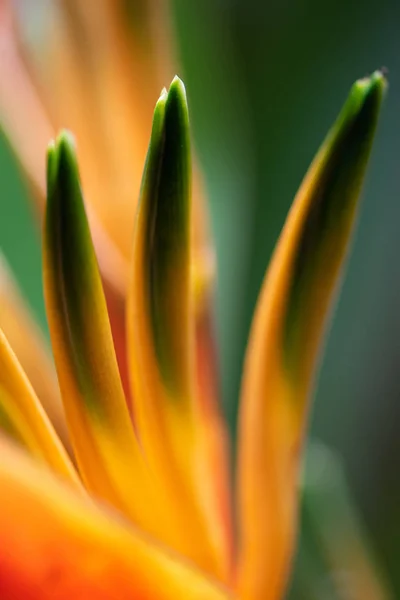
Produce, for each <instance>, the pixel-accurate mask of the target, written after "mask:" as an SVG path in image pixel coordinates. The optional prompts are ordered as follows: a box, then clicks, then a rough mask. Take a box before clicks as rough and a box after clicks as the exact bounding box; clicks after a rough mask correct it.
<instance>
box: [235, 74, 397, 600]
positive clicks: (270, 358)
mask: <svg viewBox="0 0 400 600" xmlns="http://www.w3.org/2000/svg"><path fill="white" fill-rule="evenodd" d="M384 88H385V80H384V77H383V75H382V74H381V73H379V72H377V73H375V74H373V75H372V76H371V77H370V78H367V79H365V80H362V81H359V82H357V83H355V85H354V86H353V88H352V90H351V92H350V96H349V99H348V101H347V103H346V104H345V106H344V108H343V111H342V112H341V114H340V116H339V118H338V120H337V122H336V124H335V125H334V126H333V128H332V130H331V131H330V133H329V135H328V137H327V139H326V141H325V143H324V144H323V146H322V148H321V149H320V151H319V153H318V154H317V156H316V158H315V160H314V162H313V164H312V166H311V168H310V170H309V172H308V174H307V175H306V177H305V179H304V181H303V184H302V185H301V187H300V190H299V192H298V194H297V196H296V199H295V201H294V204H293V207H292V209H291V211H290V213H289V216H288V219H287V221H286V225H285V227H284V229H283V232H282V234H281V237H280V240H279V242H278V246H277V248H276V251H275V254H274V256H273V258H272V262H271V265H270V268H269V270H268V273H267V275H266V278H265V281H264V284H263V288H262V291H261V296H260V300H259V302H258V306H257V311H256V315H255V319H254V323H253V326H252V331H251V337H250V342H249V347H248V351H247V356H246V365H245V373H244V383H243V396H242V400H241V413H240V439H239V464H238V470H239V476H238V494H239V529H240V554H239V564H238V586H239V590H240V594H241V597H242V598H243V599H245V600H276V599H278V598H280V596H281V594H282V593H283V590H284V586H285V581H286V576H287V571H288V566H289V563H290V559H291V555H292V551H293V544H294V538H295V533H296V517H297V503H298V493H297V485H298V471H299V463H300V459H301V446H302V440H303V436H304V429H305V425H306V419H307V408H308V400H309V396H310V392H311V390H312V384H313V379H314V372H315V363H316V360H317V357H318V352H319V347H320V342H321V339H322V337H323V332H324V328H325V324H326V319H327V315H328V314H329V309H330V307H331V304H332V298H333V296H334V292H335V289H336V287H337V283H338V279H339V277H340V273H341V267H342V265H343V262H344V259H345V256H346V251H347V248H348V245H349V239H350V235H351V232H352V227H353V223H354V219H355V215H356V208H357V201H358V197H359V192H360V188H361V184H362V180H363V176H364V173H365V169H366V165H367V161H368V157H369V154H370V150H371V145H372V140H373V135H374V132H375V128H376V123H377V119H378V114H379V108H380V104H381V100H382V95H383V91H384Z"/></svg>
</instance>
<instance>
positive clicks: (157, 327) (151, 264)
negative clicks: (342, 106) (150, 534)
mask: <svg viewBox="0 0 400 600" xmlns="http://www.w3.org/2000/svg"><path fill="white" fill-rule="evenodd" d="M188 127H189V126H188V112H187V104H186V96H185V90H184V87H183V84H182V82H181V81H180V80H179V79H178V78H175V79H174V81H173V82H172V84H171V87H170V90H169V92H167V91H166V90H164V91H163V92H162V95H161V97H160V99H159V101H158V102H157V105H156V109H155V113H154V121H153V130H152V136H151V141H150V146H149V152H148V156H147V161H146V168H145V172H144V175H143V182H142V193H141V200H140V206H139V210H138V216H137V222H136V228H135V235H134V245H133V271H132V281H131V286H130V298H129V300H128V350H129V365H130V375H131V378H132V391H133V400H134V413H135V420H136V422H137V426H138V432H139V435H140V439H141V441H142V444H143V447H144V450H145V452H146V456H147V457H148V460H149V462H150V464H151V466H152V468H153V470H154V472H155V473H157V474H158V475H159V477H160V479H161V481H162V486H163V489H164V490H165V494H166V496H167V497H168V498H169V502H170V504H171V508H170V510H171V519H172V518H175V519H178V520H180V521H181V522H182V526H183V530H184V531H186V532H190V535H189V536H187V537H186V539H185V548H184V549H183V550H182V552H185V553H186V554H187V555H188V556H191V557H196V558H195V560H196V561H197V562H198V563H199V564H201V565H202V566H203V567H204V568H205V569H208V570H210V571H211V572H218V574H219V575H220V576H222V573H223V572H224V571H225V570H226V564H225V563H226V557H225V556H224V555H223V552H224V550H223V549H222V546H223V543H222V542H221V540H220V539H218V536H220V535H221V531H219V530H217V529H216V528H214V527H210V526H209V523H208V518H207V516H206V513H207V509H206V507H205V506H204V504H203V502H204V498H203V497H201V495H199V493H198V489H202V488H203V489H204V486H208V484H209V482H208V481H204V476H205V472H204V470H203V468H204V463H202V460H201V458H200V457H199V445H198V444H199V439H198V425H197V411H196V403H195V393H196V390H195V387H194V381H195V380H194V373H195V371H194V366H195V365H194V350H195V346H194V329H193V325H194V321H193V312H192V311H193V307H192V296H191V277H190V275H191V272H190V246H191V237H190V216H191V215H190V199H191V196H190V174H191V168H190V165H191V163H190V147H189V129H188ZM199 469H200V470H201V475H202V478H201V482H200V481H199V480H200V476H199ZM200 486H201V487H200ZM178 507H179V508H178ZM177 509H178V511H179V512H178V513H177ZM200 561H201V562H200Z"/></svg>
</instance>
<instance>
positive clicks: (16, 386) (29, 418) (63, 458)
mask: <svg viewBox="0 0 400 600" xmlns="http://www.w3.org/2000/svg"><path fill="white" fill-rule="evenodd" d="M0 412H1V413H2V415H3V418H2V419H1V420H3V424H4V425H6V422H7V423H8V425H10V426H11V428H12V429H13V430H14V432H16V433H17V436H16V437H19V438H21V437H22V442H23V443H24V444H25V445H26V446H27V447H28V448H29V449H30V450H31V451H32V452H33V453H34V454H35V456H37V457H38V458H40V459H41V460H43V461H45V462H46V463H47V464H48V465H49V466H50V467H51V468H52V469H54V471H56V472H57V473H60V474H61V475H63V476H64V477H66V478H67V479H68V480H69V481H70V482H71V483H72V484H74V485H76V486H78V487H80V481H79V478H78V476H77V473H76V471H75V469H74V467H73V465H72V463H71V461H70V459H69V457H68V455H67V453H66V451H65V449H64V447H63V445H62V443H61V442H60V440H59V438H58V437H57V434H56V432H55V431H54V429H53V427H52V425H51V423H50V421H49V419H48V417H47V415H46V413H45V412H44V410H43V407H42V406H41V404H40V402H39V400H38V399H37V397H36V395H35V392H34V391H33V389H32V387H31V385H30V383H29V381H28V379H27V378H26V375H25V373H24V372H23V370H22V368H21V366H20V364H19V363H18V360H17V357H16V356H15V354H14V353H13V351H12V349H11V348H10V345H9V343H8V341H7V339H6V337H5V335H4V333H3V332H2V331H1V329H0ZM7 429H8V427H7Z"/></svg>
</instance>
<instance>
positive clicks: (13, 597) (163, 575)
mask: <svg viewBox="0 0 400 600" xmlns="http://www.w3.org/2000/svg"><path fill="white" fill-rule="evenodd" d="M0 456H1V461H0V540H1V544H0V597H1V598H2V600H50V599H52V600H54V599H57V600H67V599H68V600H69V599H70V598H74V600H88V599H89V598H96V600H119V599H121V598H124V600H139V599H141V600H142V599H143V600H175V599H177V598H185V600H224V599H227V598H228V597H229V596H228V594H227V593H226V592H225V591H224V590H222V589H221V588H219V587H218V586H217V585H214V584H213V583H212V582H210V581H208V580H207V579H205V578H204V577H203V576H202V575H201V574H200V573H199V572H197V571H196V570H194V569H191V568H190V567H189V566H188V565H186V564H185V563H183V562H180V561H179V559H178V558H176V557H174V556H173V555H172V554H169V553H166V552H164V551H162V550H161V549H159V548H157V547H155V546H152V545H151V544H150V543H149V542H148V541H147V539H146V538H145V537H142V536H140V535H139V534H138V533H137V532H136V531H135V530H133V529H131V528H130V527H129V526H128V525H126V524H125V523H124V522H123V521H121V519H119V518H118V517H115V515H111V514H106V513H105V512H103V511H102V510H100V508H98V507H96V506H95V505H94V504H92V503H90V502H89V501H86V500H84V499H82V498H79V497H78V496H76V495H75V494H73V493H72V492H71V491H70V490H69V489H68V488H67V487H66V486H63V485H62V484H61V483H60V482H58V481H57V480H56V479H55V478H54V477H52V476H51V475H50V474H49V473H47V472H44V471H41V470H40V469H39V468H37V467H36V466H35V465H33V464H32V463H31V462H30V461H29V460H28V459H27V458H26V457H25V456H23V455H22V454H20V453H18V452H17V451H16V450H15V449H14V448H13V447H11V446H9V445H7V444H6V443H5V442H4V441H0Z"/></svg>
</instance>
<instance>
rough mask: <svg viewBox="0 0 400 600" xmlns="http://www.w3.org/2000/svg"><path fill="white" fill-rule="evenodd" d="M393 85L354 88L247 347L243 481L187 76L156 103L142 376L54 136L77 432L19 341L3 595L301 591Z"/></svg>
mask: <svg viewBox="0 0 400 600" xmlns="http://www.w3.org/2000/svg"><path fill="white" fill-rule="evenodd" d="M385 87H386V82H385V77H384V76H383V75H382V73H381V72H379V71H377V72H375V73H374V74H373V75H371V76H370V77H367V78H365V79H362V80H359V81H357V82H356V83H355V84H354V86H353V87H352V89H351V91H350V94H349V97H348V99H347V101H346V103H345V105H344V107H343V109H342V111H341V112H340V114H339V117H338V119H337V120H336V122H335V123H334V125H333V127H332V128H331V130H330V132H329V134H328V136H327V138H326V140H325V141H324V143H323V144H322V146H321V148H320V150H319V152H318V153H317V155H316V157H315V159H314V161H313V163H312V165H311V167H310V169H309V171H308V173H307V175H306V176H305V178H304V181H303V183H302V184H301V187H300V189H299V192H298V194H297V196H296V198H295V200H294V203H293V206H292V208H291V210H290V212H289V215H288V217H287V221H286V223H285V226H284V228H283V231H282V234H281V236H280V239H279V241H278V243H277V246H276V250H275V252H274V254H273V257H272V260H271V262H270V265H269V268H268V270H267V273H266V275H265V280H264V283H263V286H262V289H261V293H260V297H259V301H258V305H257V307H256V311H255V315H254V320H253V324H252V328H251V332H250V337H249V343H248V348H247V353H246V360H245V365H244V373H243V385H242V390H241V398H240V413H239V426H238V440H237V464H236V467H235V478H234V479H235V486H234V489H233V490H232V487H233V486H231V485H230V476H229V464H230V458H229V455H228V444H227V433H226V430H225V424H224V422H223V419H222V416H221V411H220V408H219V406H218V403H217V401H216V395H217V394H216V390H215V389H210V387H212V386H210V385H209V380H208V378H207V376H206V375H205V374H206V373H207V372H208V370H209V368H210V365H208V362H210V361H213V360H214V357H213V355H212V352H211V348H212V344H211V343H209V340H208V334H209V328H208V324H207V323H204V319H203V320H202V318H203V317H204V314H203V313H202V311H201V310H200V309H199V306H198V304H199V298H198V294H199V292H198V289H197V287H198V286H197V287H196V285H194V279H195V273H196V264H195V263H196V260H198V256H197V255H196V254H195V253H194V252H193V232H192V226H195V223H193V219H192V206H191V198H192V185H191V172H192V166H191V155H190V132H189V116H188V107H187V99H186V93H185V89H184V86H183V83H182V82H181V81H180V79H179V78H175V79H174V80H173V81H172V83H171V85H170V87H169V90H168V91H167V90H163V91H162V93H161V96H160V98H159V100H158V102H157V103H156V107H155V111H154V117H153V126H152V132H151V137H150V143H149V147H148V153H147V158H146V163H145V168H144V173H143V178H142V184H141V191H140V199H139V203H138V207H137V214H136V219H135V226H134V233H133V240H132V257H131V261H130V264H129V274H128V285H127V293H126V300H125V307H126V310H125V312H126V315H125V330H124V332H125V336H126V351H125V352H126V356H125V358H126V365H127V369H126V372H127V380H126V381H125V380H124V377H123V376H122V372H121V367H120V364H119V362H118V360H117V355H116V346H115V336H114V338H113V335H114V331H113V327H112V323H110V318H109V307H108V306H107V302H109V298H108V297H107V293H105V292H106V291H107V290H106V287H105V284H104V281H105V279H106V278H105V277H104V269H103V263H102V260H101V257H99V256H98V255H96V251H95V247H94V245H93V242H92V237H91V227H90V225H89V223H90V221H91V219H90V218H89V219H88V216H87V214H86V210H85V202H84V198H83V193H82V187H83V186H82V185H81V181H80V174H79V167H78V160H77V156H76V148H75V142H74V139H73V137H72V135H71V134H70V133H68V132H66V131H63V132H62V133H61V134H60V135H59V136H58V137H57V139H56V140H55V141H54V142H52V143H51V144H50V146H49V149H48V154H47V185H46V188H47V194H46V195H47V202H46V208H45V214H44V226H43V280H44V295H45V303H46V312H47V318H48V324H49V330H50V338H51V345H52V352H53V356H54V361H55V366H56V371H57V380H58V385H59V389H60V394H61V398H62V406H63V408H62V411H61V412H60V415H61V416H60V417H59V419H58V420H57V423H56V422H55V419H53V418H52V414H50V412H51V411H49V415H47V414H46V410H45V409H44V408H43V406H42V404H41V401H40V400H41V399H40V397H39V398H38V397H37V395H36V393H35V391H34V387H35V386H32V385H31V382H30V381H29V377H28V375H27V374H26V373H25V371H24V370H23V368H22V367H21V364H20V362H19V360H18V359H17V356H16V354H15V353H14V351H13V348H12V343H10V340H8V339H7V332H4V333H3V332H1V333H0V425H1V428H2V429H3V430H4V431H5V432H6V433H7V436H1V437H0V598H2V599H4V600H11V599H13V600H40V599H43V600H47V599H50V598H57V599H59V600H63V599H64V598H65V599H67V598H71V597H73V598H75V599H76V600H78V599H86V598H96V599H100V600H103V599H104V600H111V599H122V598H123V599H126V600H130V599H132V600H172V599H175V598H185V599H188V600H200V599H201V600H223V599H228V598H239V599H241V600H281V599H282V598H283V596H284V593H285V589H286V585H287V582H288V577H289V568H290V565H291V560H292V557H293V552H294V549H295V541H296V534H297V513H298V501H299V499H298V496H299V493H298V485H299V477H300V468H301V459H302V448H303V444H304V436H305V430H306V425H307V415H308V409H309V401H310V397H311V394H312V390H313V382H314V378H315V368H316V364H317V360H318V355H319V348H320V345H321V341H322V338H323V335H324V331H325V329H326V324H327V319H328V317H329V313H330V310H331V307H332V300H333V298H334V297H335V291H336V288H337V285H338V281H339V279H340V275H341V272H342V268H343V264H344V262H345V258H346V254H347V250H348V246H349V241H350V239H351V233H352V230H353V226H354V222H355V219H356V215H357V208H358V200H359V196H360V190H361V186H362V182H363V178H364V174H365V170H366V166H367V163H368V158H369V154H370V151H371V146H372V141H373V136H374V133H375V129H376V124H377V120H378V116H379V111H380V105H381V100H382V97H383V94H384V90H385ZM196 290H197V295H196V293H195V292H196ZM202 334H204V335H203V337H202ZM208 350H209V352H208ZM54 410H55V409H53V413H54ZM64 414H65V420H64ZM60 422H62V423H63V425H62V426H61V427H60ZM66 431H68V434H66ZM233 507H234V508H233ZM233 515H235V518H233Z"/></svg>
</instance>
